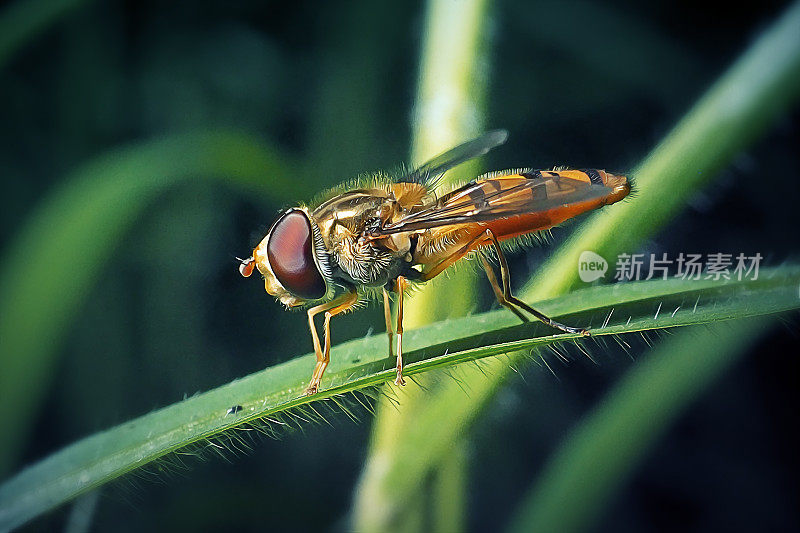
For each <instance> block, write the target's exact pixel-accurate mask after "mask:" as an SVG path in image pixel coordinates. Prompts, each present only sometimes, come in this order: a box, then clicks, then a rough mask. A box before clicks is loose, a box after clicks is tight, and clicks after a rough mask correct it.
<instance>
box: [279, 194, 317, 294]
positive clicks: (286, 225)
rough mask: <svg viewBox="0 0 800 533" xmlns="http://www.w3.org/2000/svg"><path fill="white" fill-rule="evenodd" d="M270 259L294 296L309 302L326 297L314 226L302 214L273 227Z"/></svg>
mask: <svg viewBox="0 0 800 533" xmlns="http://www.w3.org/2000/svg"><path fill="white" fill-rule="evenodd" d="M267 258H268V259H269V265H270V267H271V268H272V272H273V273H274V274H275V277H276V278H277V279H278V281H279V282H280V284H281V285H283V286H284V287H285V288H286V290H288V291H289V292H291V293H292V294H294V295H296V296H299V297H301V298H305V299H306V300H316V299H317V298H322V297H323V296H325V292H326V290H327V288H326V286H325V280H324V279H322V275H321V274H320V273H319V270H318V269H317V264H316V263H315V262H314V243H313V234H312V232H311V222H310V221H309V220H308V217H307V216H306V214H305V213H303V212H302V211H298V210H295V211H289V212H287V213H286V214H284V215H283V216H282V217H281V218H279V219H278V221H277V222H276V223H275V225H274V226H273V227H272V231H271V232H270V237H269V241H268V242H267Z"/></svg>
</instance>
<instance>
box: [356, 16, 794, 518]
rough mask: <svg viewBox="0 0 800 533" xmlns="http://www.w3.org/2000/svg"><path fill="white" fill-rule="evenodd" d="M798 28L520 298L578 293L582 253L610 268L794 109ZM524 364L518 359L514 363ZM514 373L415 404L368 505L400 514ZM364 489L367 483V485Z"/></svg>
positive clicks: (767, 39)
mask: <svg viewBox="0 0 800 533" xmlns="http://www.w3.org/2000/svg"><path fill="white" fill-rule="evenodd" d="M798 27H800V3H795V4H793V5H792V6H791V7H790V8H789V9H788V10H787V11H786V12H785V13H784V14H783V16H782V17H781V18H780V19H779V20H778V21H777V22H776V23H775V24H773V25H772V27H770V28H768V29H767V31H765V32H764V33H763V35H761V37H760V38H759V39H758V40H757V41H756V42H755V43H754V44H753V45H752V46H751V47H750V48H749V49H748V50H747V51H746V52H745V53H744V54H743V55H742V56H741V58H740V59H739V60H738V61H737V62H736V63H735V64H734V65H733V66H732V67H731V68H730V69H729V70H728V72H727V73H726V74H725V75H723V76H722V77H721V78H720V80H719V81H718V82H717V83H716V84H715V85H714V86H713V87H712V88H711V89H710V90H709V91H708V92H707V93H706V94H705V95H704V96H703V97H702V98H701V99H700V100H699V101H698V103H697V104H696V105H695V107H694V108H693V109H692V110H691V111H690V112H689V113H688V114H687V115H686V117H685V118H684V119H683V120H681V121H680V122H679V123H678V125H677V126H676V127H675V128H674V130H673V131H672V132H671V133H670V134H669V135H668V136H667V137H666V138H665V139H664V141H663V142H662V143H661V144H659V145H658V146H657V147H656V148H655V149H654V150H653V152H652V153H651V154H650V155H649V156H648V157H647V158H646V159H645V160H644V161H643V163H642V164H641V165H640V166H639V167H638V168H637V169H636V170H635V171H634V172H633V175H634V176H635V178H636V180H637V184H638V193H637V195H635V197H634V198H631V199H628V200H626V201H625V202H622V203H620V204H615V205H613V206H610V207H608V208H605V209H602V210H600V211H598V212H597V213H595V214H593V215H592V216H590V217H589V218H588V219H587V220H586V221H585V222H584V223H583V224H581V226H580V228H579V230H578V231H577V232H576V234H575V235H574V236H573V237H571V238H570V239H569V240H568V241H567V242H566V243H565V244H564V246H562V247H560V248H559V249H558V250H557V251H556V252H555V254H554V255H553V256H552V257H551V259H550V260H549V261H547V262H546V263H545V264H544V265H543V267H542V268H540V269H538V271H537V275H536V277H535V278H534V279H533V280H532V282H531V283H529V284H528V285H527V286H526V287H525V289H524V290H523V291H521V292H520V294H521V295H522V296H523V297H524V299H527V300H529V301H536V300H539V299H542V298H550V297H554V296H557V295H559V294H563V293H564V292H565V291H567V290H569V289H570V288H571V287H573V286H574V285H575V283H576V279H577V265H578V257H579V255H580V253H581V252H582V251H584V250H593V251H595V252H597V253H599V254H601V255H602V256H604V257H606V258H607V259H610V260H611V263H612V264H613V259H614V258H615V257H616V255H617V254H618V253H620V252H628V253H633V252H635V251H636V246H637V245H638V244H639V243H641V242H642V241H643V240H645V239H647V238H649V237H651V236H652V235H654V234H655V232H656V231H658V230H659V229H660V228H661V227H663V225H664V224H665V223H667V222H668V221H669V219H670V218H671V217H674V216H676V215H677V214H678V213H679V212H680V210H681V209H682V208H683V205H684V204H685V201H686V199H687V198H688V197H689V196H690V195H691V194H693V193H694V192H695V191H696V190H697V189H698V188H699V187H700V186H701V185H703V184H705V183H707V182H708V180H709V179H711V178H712V177H713V175H714V173H715V172H716V171H717V170H718V169H719V168H720V167H721V166H723V165H724V164H726V162H728V161H730V159H731V158H732V156H733V155H735V154H736V153H737V151H738V150H741V149H742V148H744V147H745V146H747V144H748V143H750V142H752V141H753V140H754V139H756V138H757V137H758V136H759V135H761V134H762V133H763V132H764V131H765V129H766V128H767V126H768V125H769V124H771V122H772V121H773V120H774V119H775V117H776V116H778V115H779V114H780V113H782V112H785V111H786V110H787V109H790V107H791V106H792V105H793V104H794V102H795V101H796V100H797V97H798V95H800V32H798V31H797V28H798ZM522 358H524V355H519V356H513V357H512V362H514V363H518V362H519V361H520V359H522ZM510 375H512V372H511V370H510V367H509V364H508V362H507V361H503V360H499V359H498V360H487V361H485V362H484V364H483V371H479V370H478V369H472V368H466V369H465V370H464V371H463V372H461V373H460V378H461V379H460V383H457V384H456V383H450V382H444V383H442V386H441V387H439V388H437V389H436V390H435V391H434V392H433V393H431V394H428V395H426V397H425V399H424V402H422V401H418V402H416V404H417V406H418V407H416V408H414V406H412V408H409V409H405V410H404V417H403V420H398V421H395V424H394V427H393V428H390V429H394V430H395V431H394V432H393V433H391V434H389V433H390V432H389V431H387V435H386V436H384V437H383V440H382V449H381V455H380V456H379V457H370V458H368V464H367V465H366V469H367V470H369V469H370V468H371V467H372V466H371V465H372V464H375V465H377V468H375V469H374V472H373V473H371V474H370V479H369V491H370V493H371V494H373V495H374V494H383V495H384V497H382V498H378V497H376V496H369V497H370V498H374V499H380V500H381V501H385V502H391V504H388V503H387V507H386V508H382V509H381V513H383V514H385V515H387V514H388V515H390V514H392V513H395V512H398V511H399V510H400V509H402V508H403V507H404V505H405V502H406V501H407V499H408V498H409V497H410V495H411V493H412V492H413V490H414V488H415V487H416V486H417V485H418V484H419V483H420V482H421V480H422V479H423V478H424V476H426V475H427V474H428V473H429V472H430V471H432V470H433V469H435V467H436V465H437V463H438V461H439V459H440V458H441V457H442V454H443V453H446V451H447V445H448V443H450V442H452V441H453V440H454V439H457V438H460V436H462V435H464V434H465V433H466V432H467V431H468V429H469V426H470V424H472V423H473V422H474V421H475V420H476V418H477V416H478V414H479V413H480V411H481V410H482V409H483V408H484V407H485V406H486V405H487V404H488V402H489V401H490V400H491V399H492V398H493V397H494V393H495V391H496V390H497V389H498V388H499V387H500V386H501V385H502V384H503V382H504V381H505V380H506V379H507V378H508V377H509V376H510ZM464 389H466V390H468V391H469V394H468V395H466V394H464ZM399 430H402V431H399ZM398 435H400V436H398ZM387 458H390V459H387ZM387 463H388V464H387ZM361 486H362V488H363V487H365V486H366V485H365V484H364V483H363V482H362V485H361ZM365 497H366V496H365ZM389 505H390V506H391V508H389Z"/></svg>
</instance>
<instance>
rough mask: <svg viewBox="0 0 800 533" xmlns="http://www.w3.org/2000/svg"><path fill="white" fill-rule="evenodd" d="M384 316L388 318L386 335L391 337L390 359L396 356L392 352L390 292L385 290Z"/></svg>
mask: <svg viewBox="0 0 800 533" xmlns="http://www.w3.org/2000/svg"><path fill="white" fill-rule="evenodd" d="M383 315H384V317H385V318H386V335H388V337H389V358H390V359H391V358H392V356H393V355H394V352H393V351H392V340H393V339H392V303H391V302H390V301H389V291H387V290H386V289H383Z"/></svg>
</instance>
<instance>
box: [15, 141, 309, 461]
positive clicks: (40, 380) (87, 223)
mask: <svg viewBox="0 0 800 533" xmlns="http://www.w3.org/2000/svg"><path fill="white" fill-rule="evenodd" d="M206 177H211V178H215V179H218V180H221V181H222V182H224V183H230V184H236V185H239V186H244V187H246V188H247V189H248V190H250V191H259V192H260V194H263V195H265V196H266V195H271V196H272V197H274V198H288V197H293V196H296V195H298V194H307V193H308V190H306V189H304V188H303V187H304V184H303V183H300V182H297V180H293V179H292V176H291V174H290V173H289V172H288V169H287V165H286V164H285V163H284V162H283V161H282V159H281V158H280V157H279V156H278V154H277V153H275V152H274V151H273V150H272V149H270V148H268V147H266V146H264V145H263V144H262V143H261V142H260V141H258V140H257V139H254V138H253V137H250V136H248V135H244V134H241V133H233V132H209V133H195V134H186V135H178V136H171V137H166V138H162V139H158V140H153V141H149V142H144V143H139V144H136V145H133V146H129V147H126V148H121V149H117V150H113V151H111V152H109V153H107V154H105V155H103V156H101V157H98V158H97V159H95V160H94V161H91V162H90V163H88V164H86V165H84V166H83V167H81V168H79V169H77V170H76V171H75V172H73V173H72V174H71V175H69V176H68V177H67V178H66V179H65V181H64V182H63V184H62V185H61V186H59V187H58V188H57V189H56V190H54V191H52V192H51V193H50V195H49V196H48V197H47V198H46V200H45V201H44V202H43V203H42V204H41V205H39V206H38V208H37V209H36V210H35V211H34V212H33V213H32V214H31V215H30V217H29V219H28V220H27V221H26V223H25V224H24V226H23V228H22V229H21V231H20V232H19V233H18V234H17V236H16V238H15V239H14V241H13V242H12V243H10V245H9V246H8V248H7V249H6V250H5V252H4V255H3V258H2V262H0V316H2V317H3V320H2V321H0V354H2V357H0V391H2V401H0V419H2V420H4V421H5V423H6V424H8V426H7V427H8V428H11V427H13V428H14V430H13V431H6V432H5V437H4V438H3V439H0V473H3V472H6V471H7V470H8V469H9V468H10V466H11V464H13V462H14V460H15V457H16V456H17V454H18V453H19V448H20V446H21V445H22V443H23V442H24V440H25V438H26V437H27V435H28V431H29V430H28V428H29V426H30V424H31V423H32V420H33V413H35V412H36V408H37V406H38V404H39V402H40V401H41V397H42V395H43V393H44V391H45V390H46V389H47V387H48V385H49V383H50V382H51V379H52V377H53V372H55V369H54V365H53V362H54V359H55V356H56V354H57V353H58V349H59V347H60V345H61V341H62V339H63V337H64V334H65V333H66V332H67V331H68V328H69V325H70V323H71V317H72V316H73V315H74V314H75V313H77V312H79V311H80V306H81V303H82V302H83V300H84V298H85V296H86V293H87V290H88V288H89V287H90V286H91V284H92V283H93V282H94V281H95V279H96V277H97V273H98V271H99V270H100V269H101V268H102V267H103V266H104V265H105V264H106V261H107V260H108V259H109V258H110V257H111V256H112V255H113V254H114V252H115V249H116V246H117V245H118V244H119V242H120V239H121V238H122V236H123V235H124V234H125V232H126V231H127V230H128V229H129V228H130V227H131V225H132V223H133V222H134V221H135V220H136V218H137V216H138V214H139V213H140V212H141V210H142V209H143V207H144V206H145V205H147V203H148V202H149V201H151V200H152V199H153V198H155V197H156V196H157V195H158V194H160V193H161V192H163V191H164V190H165V189H166V188H168V187H173V186H175V185H177V184H179V183H191V180H193V179H201V178H206Z"/></svg>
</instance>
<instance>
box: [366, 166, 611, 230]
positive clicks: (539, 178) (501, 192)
mask: <svg viewBox="0 0 800 533" xmlns="http://www.w3.org/2000/svg"><path fill="white" fill-rule="evenodd" d="M611 191H612V189H611V188H609V187H606V186H604V185H598V184H595V183H591V182H590V181H588V180H587V181H584V180H580V179H573V178H570V177H565V176H562V175H560V174H559V173H558V172H555V171H554V172H548V171H542V172H539V171H517V172H514V171H511V172H507V173H501V174H498V175H494V176H490V177H486V178H482V179H478V180H476V181H474V182H471V183H468V184H467V185H464V186H463V187H460V188H458V189H456V190H454V191H452V192H450V193H448V194H447V195H445V196H442V197H441V198H439V199H438V200H437V201H436V202H434V203H433V204H431V205H429V206H426V207H423V208H422V209H420V210H417V211H416V212H413V213H410V214H409V215H407V216H405V217H403V218H402V219H400V220H397V221H395V222H392V223H389V224H386V225H385V226H383V227H382V228H377V229H375V230H374V231H373V232H372V236H383V235H391V234H396V233H401V232H409V231H419V230H425V229H431V228H438V227H443V226H451V225H457V224H468V223H476V222H491V221H494V220H498V219H502V218H510V217H514V216H518V215H525V214H531V213H537V212H543V211H548V210H551V209H556V208H561V207H567V206H569V205H572V204H580V203H582V202H587V201H593V200H598V199H601V198H603V197H605V196H607V195H608V194H609V193H611Z"/></svg>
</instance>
